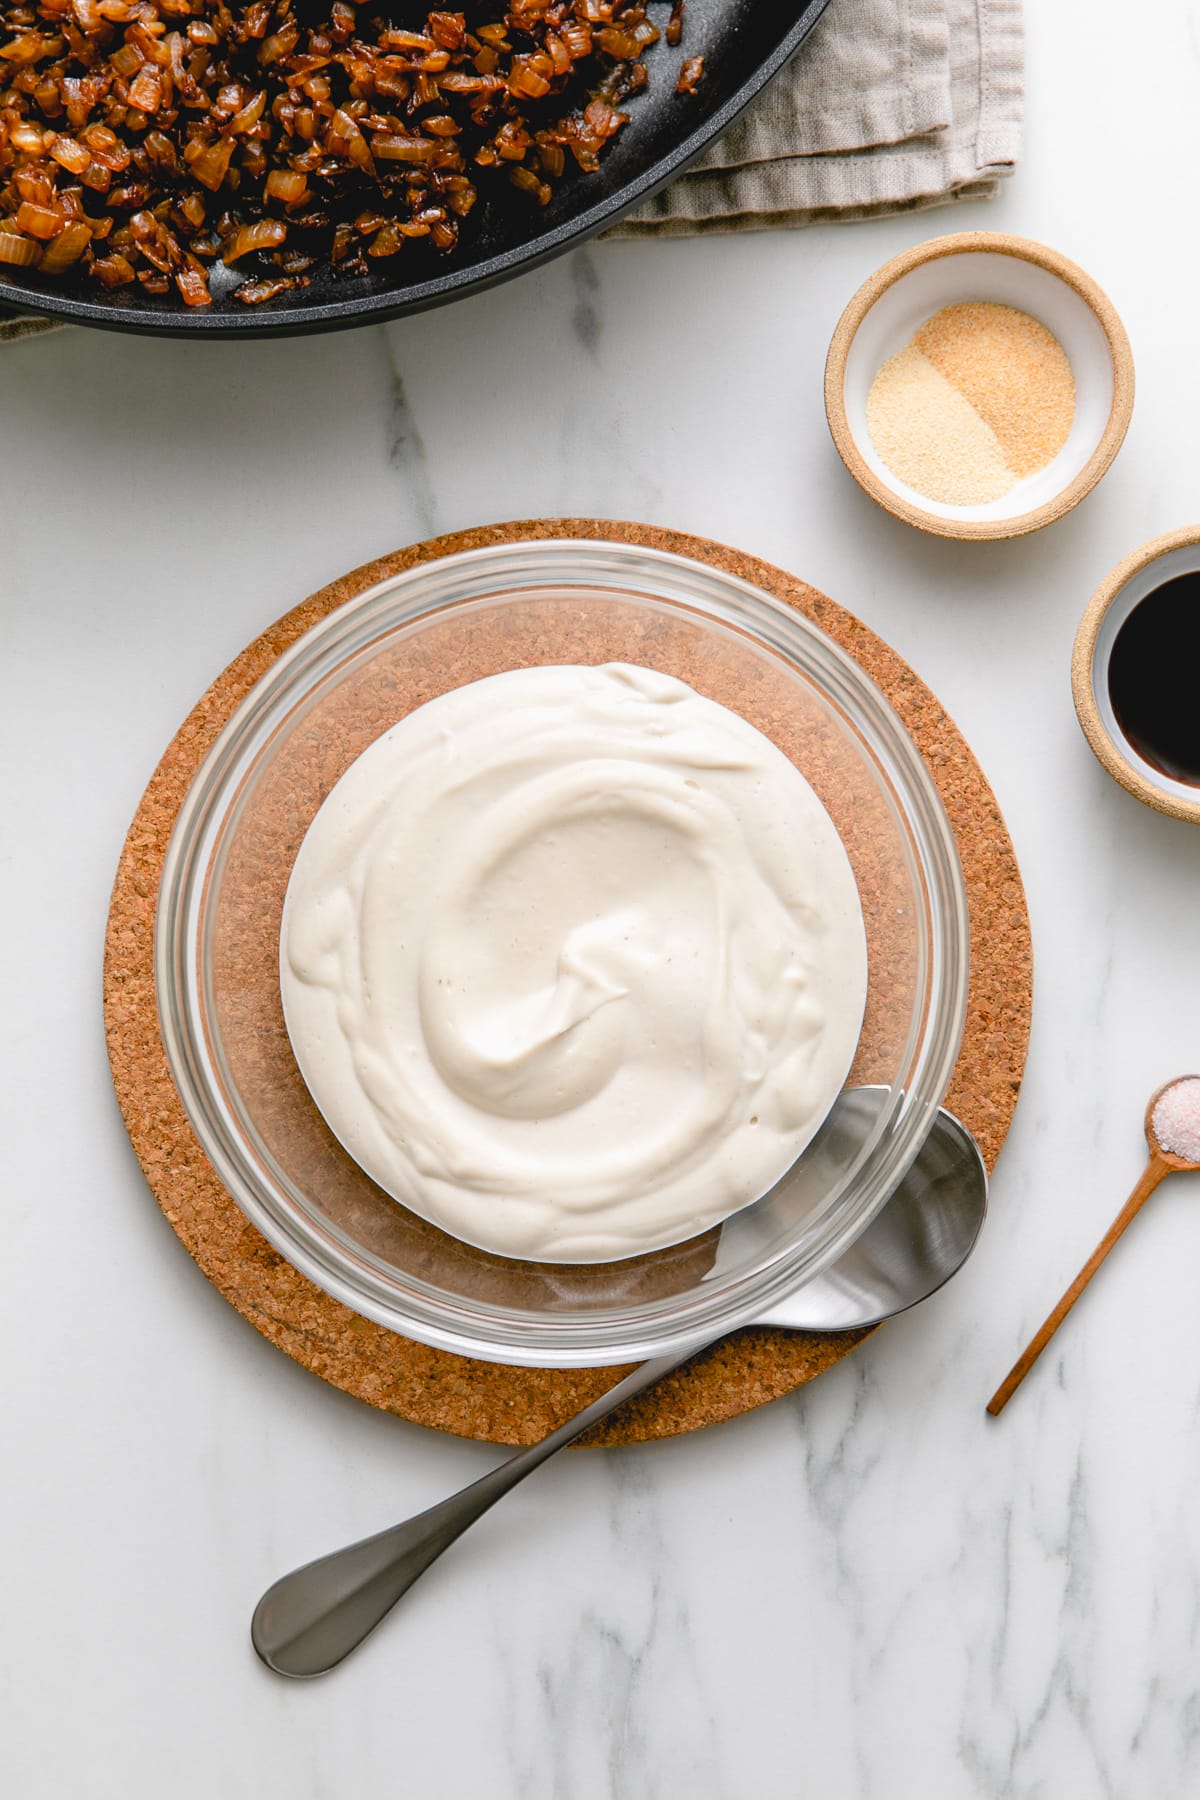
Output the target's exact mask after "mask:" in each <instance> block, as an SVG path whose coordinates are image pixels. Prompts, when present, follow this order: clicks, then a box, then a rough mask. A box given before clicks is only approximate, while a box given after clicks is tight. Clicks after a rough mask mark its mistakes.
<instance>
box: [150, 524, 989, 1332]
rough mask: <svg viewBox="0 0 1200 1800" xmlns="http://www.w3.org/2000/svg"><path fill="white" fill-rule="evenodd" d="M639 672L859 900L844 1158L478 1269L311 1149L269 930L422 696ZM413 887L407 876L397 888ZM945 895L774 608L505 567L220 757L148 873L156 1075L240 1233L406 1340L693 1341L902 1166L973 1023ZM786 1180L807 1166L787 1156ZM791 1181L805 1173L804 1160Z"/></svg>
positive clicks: (300, 651) (685, 567) (390, 588)
mask: <svg viewBox="0 0 1200 1800" xmlns="http://www.w3.org/2000/svg"><path fill="white" fill-rule="evenodd" d="M610 661H625V662H635V663H641V664H644V665H646V666H649V667H652V668H656V669H660V670H662V671H664V672H665V673H668V674H672V675H676V676H678V677H679V678H680V679H682V680H684V681H686V682H688V683H689V684H690V685H691V686H693V687H695V688H696V689H698V690H699V691H700V692H702V693H705V694H707V695H708V696H709V697H710V698H712V699H714V700H718V701H720V702H721V703H722V704H724V705H727V706H730V707H732V708H734V709H735V710H736V711H737V712H739V713H741V715H742V716H743V717H744V718H747V719H748V720H749V721H750V722H751V723H752V724H754V725H756V726H757V727H758V728H759V729H760V730H761V731H763V732H765V733H766V735H767V736H769V737H770V738H771V739H772V740H773V741H774V742H775V743H776V744H777V745H778V746H779V747H780V748H781V749H782V750H783V751H784V753H785V754H786V755H789V756H790V757H791V758H792V760H793V761H794V762H796V764H797V766H798V767H800V769H801V770H802V771H803V773H804V774H805V775H806V776H807V777H808V779H809V781H810V782H811V783H812V785H813V787H814V788H815V789H816V791H817V793H818V795H819V796H820V798H821V799H822V801H823V802H824V803H825V805H826V807H827V809H828V810H829V812H830V814H831V817H832V818H833V821H834V824H835V826H836V827H837V829H838V831H839V833H840V835H841V837H842V841H843V843H844V845H845V847H846V851H847V854H848V856H849V859H850V863H851V867H852V869H853V871H854V875H855V879H856V881H857V884H858V889H859V894H860V898H861V901H862V906H863V913H864V923H865V926H866V934H867V950H868V970H869V973H868V992H867V1004H866V1012H865V1016H864V1020H863V1027H862V1033H861V1036H860V1039H859V1044H858V1049H857V1053H856V1056H855V1061H854V1065H853V1067H852V1069H851V1071H850V1075H849V1085H851V1086H853V1087H866V1086H871V1087H874V1088H876V1089H877V1090H878V1106H877V1111H875V1113H874V1115H873V1119H872V1122H871V1124H870V1129H869V1130H868V1131H867V1132H866V1133H865V1134H854V1133H851V1134H847V1135H846V1137H845V1138H844V1140H843V1139H842V1138H839V1139H838V1141H837V1143H836V1145H835V1147H834V1153H833V1154H834V1157H835V1160H834V1163H832V1164H831V1162H830V1151H829V1149H828V1147H827V1148H826V1149H825V1150H824V1151H823V1152H821V1160H820V1162H819V1165H818V1166H819V1169H820V1176H819V1179H814V1180H813V1181H811V1182H808V1183H803V1182H802V1183H788V1184H786V1188H787V1191H786V1195H785V1196H783V1197H780V1196H778V1195H775V1196H772V1195H767V1196H764V1198H763V1199H761V1200H759V1201H757V1202H756V1203H754V1204H753V1205H751V1206H749V1207H747V1208H743V1210H742V1211H741V1212H739V1213H737V1214H736V1215H735V1216H734V1217H733V1219H731V1220H729V1221H727V1222H726V1224H725V1225H724V1226H722V1227H720V1228H717V1229H715V1230H712V1231H709V1232H706V1233H705V1234H703V1235H702V1236H699V1237H695V1238H692V1239H691V1240H690V1241H688V1242H687V1243H684V1244H680V1245H676V1246H674V1247H672V1248H670V1249H666V1250H662V1251H657V1252H654V1253H653V1254H650V1255H644V1256H638V1257H632V1258H629V1259H627V1260H625V1261H622V1262H616V1263H605V1264H586V1265H569V1264H563V1263H554V1264H547V1265H540V1264H536V1263H532V1262H518V1261H514V1260H511V1259H508V1258H504V1257H500V1256H495V1255H491V1254H489V1253H488V1252H486V1251H483V1250H479V1249H475V1248H473V1247H471V1246H469V1245H467V1244H463V1243H460V1242H459V1241H458V1240H457V1239H455V1238H453V1237H451V1236H449V1235H448V1234H446V1233H445V1232H442V1231H439V1230H438V1229H437V1228H436V1227H434V1226H433V1225H431V1224H429V1223H427V1222H426V1221H424V1220H422V1219H420V1218H418V1217H417V1216H416V1215H415V1214H412V1213H410V1212H408V1211H407V1210H406V1209H405V1208H404V1207H403V1206H401V1205H399V1204H398V1203H397V1202H396V1201H394V1200H392V1199H390V1198H389V1197H388V1196H387V1195H385V1194H383V1193H382V1191H381V1190H380V1189H378V1188H377V1187H375V1185H374V1183H373V1182H371V1181H370V1179H369V1178H368V1177H367V1176H366V1175H365V1174H364V1173H363V1171H362V1170H361V1169H359V1168H358V1166H357V1165H356V1164H355V1163H354V1162H353V1161H352V1160H351V1158H350V1157H349V1156H348V1155H347V1154H346V1152H345V1151H344V1150H343V1149H342V1148H341V1146H340V1145H339V1144H338V1143H337V1141H336V1140H335V1139H334V1138H333V1136H332V1134H331V1133H330V1132H329V1130H328V1128H327V1127H326V1126H325V1124H324V1121H323V1120H322V1118H321V1116H320V1114H319V1112H318V1111H317V1109H316V1107H315V1105H314V1103H313V1101H312V1099H311V1097H310V1095H309V1094H308V1091H307V1089H306V1088H305V1086H304V1082H303V1080H302V1078H301V1076H300V1073H299V1070H298V1068H297V1066H296V1063H295V1059H294V1057H293V1056H292V1053H291V1049H290V1045H289V1043H288V1038H287V1033H286V1030H285V1027H284V1022H283V1015H282V1007H281V1001H280V993H279V930H280V920H281V914H282V909H283V900H284V894H285V890H286V886H287V881H288V878H289V876H290V873H291V869H292V865H293V862H294V860H295V857H296V854H297V852H298V850H299V847H300V844H301V842H302V840H303V837H304V834H305V832H306V831H307V828H308V825H309V824H310V822H311V820H312V819H313V817H314V816H315V814H316V812H317V809H318V808H319V806H320V805H321V803H322V801H323V800H324V798H325V796H326V795H327V794H328V793H329V791H330V789H331V788H332V787H333V786H334V784H335V783H336V781H337V780H338V779H339V778H340V776H341V775H342V774H343V773H344V771H345V769H346V768H347V767H348V766H349V764H350V763H351V762H352V761H353V760H354V758H355V757H356V756H357V755H358V754H359V753H360V752H361V751H362V750H364V749H365V748H366V747H367V745H368V744H370V743H372V742H374V740H375V739H376V738H377V737H379V736H380V735H381V734H382V732H384V731H385V730H386V729H387V728H388V727H389V726H390V725H391V724H393V723H394V722H395V721H396V720H397V719H399V718H401V717H403V716H404V715H405V714H406V713H407V712H409V711H411V710H412V709H413V708H414V707H416V706H419V705H420V704H422V703H423V702H424V701H427V700H430V699H432V698H434V697H435V695H437V694H439V693H444V692H446V691H447V690H449V689H451V688H456V687H459V686H461V685H462V684H463V683H465V682H468V681H471V680H473V679H476V678H478V677H481V676H484V675H489V674H494V673H497V672H498V671H499V670H501V669H508V668H521V667H530V666H533V665H537V664H546V663H603V662H610ZM423 878H424V875H423V871H421V870H420V869H414V871H413V879H414V880H421V879H423ZM969 966H970V957H969V943H968V921H967V903H966V890H965V884H964V880H963V875H962V870H961V867H960V864H959V859H958V852H957V847H956V843H955V839H954V835H953V832H952V830H951V828H950V825H949V822H948V820H947V817H946V813H945V810H944V808H943V805H942V802H941V798H940V795H939V793H938V790H937V787H936V785H935V784H934V781H933V778H932V776H931V775H930V773H929V771H928V770H927V768H926V766H925V764H924V762H923V761H922V758H921V755H920V753H919V751H918V750H917V748H916V745H915V744H914V743H913V741H912V739H911V738H910V737H909V735H908V733H907V732H906V730H905V729H904V726H903V724H902V723H901V721H900V719H899V717H898V716H897V714H896V713H895V712H894V711H893V709H892V707H891V705H890V704H889V702H888V701H887V700H886V698H885V697H884V696H883V694H882V693H881V692H880V691H879V690H878V689H877V688H876V687H875V686H874V684H873V683H872V682H871V680H870V679H869V677H868V676H867V675H866V674H865V673H864V671H863V670H862V669H861V668H860V667H859V666H858V664H857V663H855V662H854V661H853V660H852V659H851V658H850V657H849V656H847V655H846V653H845V652H844V651H843V650H842V649H841V648H840V647H839V646H837V645H836V644H835V643H834V642H833V641H832V639H830V638H828V637H826V635H825V634H824V633H823V632H822V631H821V630H820V629H819V628H818V627H817V626H816V625H814V624H813V623H812V622H811V621H810V620H809V619H808V618H807V617H806V616H805V615H804V614H803V613H801V612H799V611H798V610H797V609H796V608H794V607H790V606H788V605H786V604H785V603H784V602H782V601H780V600H777V599H775V598H774V596H773V595H770V594H767V593H765V592H763V591H762V590H760V589H758V588H755V587H753V586H751V585H750V584H749V583H748V582H746V581H743V580H740V579H739V578H737V577H735V576H734V575H732V574H729V573H727V572H726V571H725V570H723V569H721V568H717V567H711V566H708V565H706V564H702V563H700V562H694V561H692V560H691V559H689V558H687V557H684V556H679V555H675V554H671V553H668V552H665V551H661V550H652V549H649V548H646V547H644V546H641V545H638V544H630V543H621V542H607V541H603V540H598V539H587V540H584V539H580V540H571V539H543V540H536V541H526V542H523V541H512V542H504V543H499V544H495V545H491V546H488V547H485V548H480V549H474V550H468V551H462V552H459V553H457V554H452V555H448V556H445V557H440V558H438V559H437V560H436V561H433V562H422V563H417V564H416V565H415V566H413V567H410V568H408V569H405V570H404V571H403V572H401V573H399V574H397V575H393V576H390V577H388V578H387V579H385V580H383V581H382V582H379V583H377V584H376V585H375V586H373V587H370V588H367V589H366V590H365V591H364V592H362V593H361V594H359V595H358V596H357V597H355V598H354V599H352V600H350V601H348V602H347V603H346V604H345V605H344V606H342V607H340V608H339V609H338V610H336V611H334V612H332V613H330V614H328V615H327V616H325V617H324V618H322V619H321V620H319V622H318V623H316V624H314V625H313V626H312V628H311V629H310V630H309V631H307V632H306V633H305V634H304V635H303V636H302V637H301V638H300V639H298V640H297V642H296V643H294V644H293V645H292V647H291V648H290V649H289V650H288V651H287V652H285V654H284V655H283V656H281V657H280V658H279V660H278V661H277V662H276V663H274V664H273V665H272V666H271V668H270V669H269V671H268V672H267V673H266V674H265V675H264V676H263V677H262V678H261V679H260V680H259V682H258V683H257V684H256V686H255V687H253V688H252V689H251V690H250V692H249V693H248V694H247V696H246V697H245V699H244V700H243V701H242V702H241V704H240V705H239V707H238V708H237V710H236V711H235V712H234V713H233V715H232V716H231V718H230V719H229V721H228V723H227V724H226V725H225V726H224V728H223V730H222V731H221V732H220V734H219V735H218V736H217V738H216V739H215V741H214V743H213V745H212V747H211V749H210V750H209V751H208V753H207V755H206V756H205V758H204V760H203V762H202V763H201V764H200V766H199V768H198V770H197V772H196V775H195V777H194V779H193V781H192V783H191V785H190V787H189V789H188V792H187V794H186V796H185V798H184V801H183V804H182V806H181V807H180V810H179V814H178V817H177V820H176V823H175V828H174V831H173V834H172V837H171V841H170V844H169V846H168V849H167V854H166V858H165V861H164V866H163V874H162V881H161V887H160V892H159V903H158V911H157V918H156V927H155V987H156V992H157V996H158V1006H159V1019H160V1025H161V1030H162V1037H163V1044H164V1047H165V1050H166V1053H167V1060H168V1064H169V1067H170V1070H171V1075H172V1079H173V1080H174V1083H175V1086H176V1088H177V1090H178V1092H179V1095H180V1098H181V1100H182V1102H183V1105H184V1107H185V1109H186V1111H187V1113H188V1116H189V1119H190V1121H191V1124H192V1126H193V1129H194V1131H195V1133H196V1136H197V1138H198V1140H199V1142H200V1145H201V1147H202V1148H203V1150H204V1153H205V1155H206V1157H207V1158H208V1161H209V1162H210V1163H211V1165H212V1166H213V1168H214V1169H215V1171H216V1173H217V1175H218V1176H219V1178H220V1179H221V1181H222V1182H223V1184H224V1185H225V1187H226V1188H227V1190H228V1192H229V1193H230V1194H231V1195H232V1197H233V1199H234V1200H235V1201H236V1202H237V1204H238V1205H239V1206H240V1207H241V1209H242V1211H243V1212H244V1213H245V1214H246V1216H247V1217H248V1218H249V1219H250V1220H251V1222H252V1223H253V1224H254V1225H256V1226H257V1227H258V1229H259V1230H260V1231H261V1232H262V1234H263V1236H264V1237H266V1238H267V1239H268V1241H269V1242H270V1243H271V1244H272V1245H273V1246H274V1247H275V1249H276V1250H277V1251H279V1252H280V1254H281V1255H282V1256H284V1257H285V1258H286V1259H287V1260H288V1261H289V1262H290V1263H291V1264H292V1265H293V1267H295V1268H297V1269H298V1270H299V1271H300V1272H301V1273H302V1274H304V1275H306V1276H308V1277H309V1279H310V1280H312V1281H314V1282H315V1283H316V1284H317V1286H318V1287H320V1288H322V1289H324V1291H325V1292H326V1293H328V1294H331V1295H332V1296H333V1297H334V1298H335V1299H337V1300H340V1301H342V1302H343V1303H344V1304H346V1305H347V1306H349V1307H351V1308H352V1309H353V1310H354V1311H356V1312H358V1313H360V1314H362V1315H363V1316H365V1317H366V1318H369V1319H373V1320H375V1321H376V1322H377V1323H379V1324H382V1325H384V1326H386V1327H388V1328H390V1329H391V1330H393V1331H396V1332H399V1333H400V1334H401V1335H403V1336H405V1337H408V1338H414V1339H416V1340H417V1341H418V1342H421V1343H425V1344H430V1345H433V1346H434V1347H436V1348H438V1349H443V1350H450V1351H454V1352H457V1353H459V1354H461V1355H467V1356H476V1357H482V1358H485V1359H487V1360H491V1361H495V1362H508V1363H514V1364H521V1365H525V1366H532V1367H539V1368H547V1367H561V1368H578V1367H590V1366H602V1365H610V1364H613V1363H620V1362H630V1361H633V1360H635V1359H636V1358H640V1357H645V1356H650V1355H654V1354H658V1353H660V1352H663V1351H666V1350H670V1349H678V1348H683V1347H685V1346H686V1345H687V1344H689V1343H699V1342H703V1341H707V1340H709V1339H715V1338H717V1337H719V1336H722V1335H724V1334H725V1333H727V1332H729V1331H732V1330H734V1329H736V1328H737V1327H739V1326H742V1325H745V1324H748V1323H751V1322H753V1321H755V1320H761V1319H763V1318H764V1317H766V1316H767V1314H768V1313H769V1311H770V1309H771V1307H772V1305H774V1304H777V1303H778V1302H779V1301H780V1300H781V1299H782V1298H783V1297H784V1296H785V1295H786V1294H788V1293H790V1292H791V1291H793V1290H794V1288H795V1287H797V1286H798V1285H799V1284H800V1283H801V1282H802V1281H803V1280H804V1279H806V1278H807V1277H809V1276H810V1275H815V1274H817V1273H819V1272H820V1270H821V1269H822V1268H824V1267H826V1266H827V1265H828V1263H829V1262H831V1261H832V1260H833V1259H834V1258H835V1257H836V1256H837V1255H838V1254H839V1253H840V1251H841V1250H842V1249H843V1248H845V1247H846V1246H847V1245H848V1244H849V1243H850V1242H851V1241H852V1240H853V1239H854V1238H855V1237H856V1236H857V1235H858V1233H859V1232H861V1231H862V1230H863V1229H864V1228H865V1227H866V1225H867V1224H869V1223H870V1220H871V1219H872V1218H873V1217H874V1216H875V1214H876V1213H877V1212H878V1210H879V1209H880V1207H881V1206H883V1205H884V1203H885V1202H886V1200H887V1197H888V1195H889V1194H890V1193H891V1192H892V1191H893V1189H894V1187H895V1186H896V1183H897V1182H898V1181H899V1180H900V1179H901V1178H902V1176H903V1175H904V1173H905V1172H906V1171H907V1169H908V1168H909V1166H910V1165H911V1163H912V1161H913V1159H914V1157H915V1156H916V1154H917V1152H918V1150H919V1148H920V1146H921V1144H922V1143H923V1141H924V1139H925V1137H926V1135H927V1133H928V1130H929V1127H930V1125H931V1124H932V1122H933V1118H934V1116H935V1113H936V1109H937V1107H938V1105H939V1103H940V1102H941V1100H942V1098H943V1096H944V1094H945V1092H946V1088H947V1086H948V1084H949V1081H950V1077H951V1074H952V1072H953V1069H954V1065H955V1061H956V1058H957V1055H958V1047H959V1042H960V1039H961V1035H962V1029H963V1022H964V1019H965V1016H966V1001H967V984H968V975H969ZM806 1154H807V1153H806ZM802 1161H803V1159H802Z"/></svg>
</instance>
